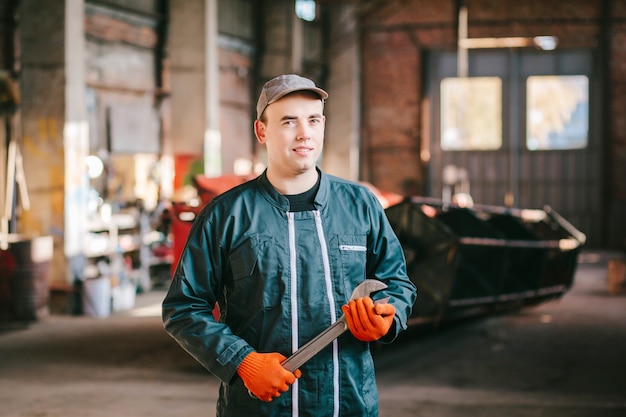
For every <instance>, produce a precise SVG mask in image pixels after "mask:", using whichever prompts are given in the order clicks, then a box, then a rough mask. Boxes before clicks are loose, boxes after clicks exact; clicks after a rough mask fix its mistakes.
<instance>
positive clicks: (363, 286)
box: [350, 279, 387, 301]
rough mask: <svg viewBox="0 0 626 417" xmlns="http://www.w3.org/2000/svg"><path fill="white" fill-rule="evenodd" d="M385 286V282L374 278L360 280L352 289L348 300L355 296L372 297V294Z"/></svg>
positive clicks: (354, 298)
mask: <svg viewBox="0 0 626 417" xmlns="http://www.w3.org/2000/svg"><path fill="white" fill-rule="evenodd" d="M385 288H387V284H385V283H384V282H382V281H378V280H376V279H366V280H365V281H362V282H360V283H359V284H358V285H357V286H356V287H355V288H354V291H352V296H351V297H350V300H351V301H352V300H356V299H357V298H364V297H372V298H373V295H374V294H375V293H377V292H379V291H382V290H384V289H385Z"/></svg>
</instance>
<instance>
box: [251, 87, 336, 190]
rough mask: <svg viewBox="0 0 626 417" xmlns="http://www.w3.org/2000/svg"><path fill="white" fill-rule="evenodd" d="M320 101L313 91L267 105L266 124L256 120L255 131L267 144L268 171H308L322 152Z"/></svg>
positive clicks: (291, 174) (291, 173) (283, 174)
mask: <svg viewBox="0 0 626 417" xmlns="http://www.w3.org/2000/svg"><path fill="white" fill-rule="evenodd" d="M323 110H324V105H323V103H322V100H320V98H319V97H317V96H316V95H314V94H311V93H306V92H297V93H292V94H288V95H287V96H285V97H283V98H281V99H280V100H278V101H277V102H275V103H272V104H270V105H269V106H267V108H266V109H265V112H264V116H265V117H264V119H265V121H266V122H265V123H263V122H261V121H259V120H257V121H256V122H255V124H254V131H255V134H256V136H257V139H258V140H259V142H260V143H264V144H265V146H266V147H267V157H268V170H272V171H273V172H274V174H275V175H280V176H281V177H284V178H287V177H294V176H297V175H300V174H303V173H306V172H308V171H311V170H313V171H314V170H315V164H316V162H317V160H318V158H319V156H320V155H321V153H322V147H323V144H324V126H325V122H326V118H325V117H324V115H323V114H322V113H323Z"/></svg>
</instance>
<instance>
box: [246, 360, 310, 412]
mask: <svg viewBox="0 0 626 417" xmlns="http://www.w3.org/2000/svg"><path fill="white" fill-rule="evenodd" d="M285 359H286V357H285V356H283V355H281V354H280V353H278V352H273V353H257V352H250V354H248V356H246V357H245V358H244V359H243V362H241V364H239V368H237V374H238V375H239V377H241V379H242V381H243V383H244V385H245V386H246V388H248V391H250V393H251V394H253V395H254V396H255V397H257V398H258V399H260V400H261V401H266V402H269V401H272V400H273V399H274V398H276V397H278V396H280V394H282V393H283V392H285V391H287V390H288V389H289V385H291V384H293V383H294V382H296V378H300V376H301V375H302V373H301V372H300V370H299V369H297V370H296V371H295V372H294V373H291V372H289V371H287V370H286V369H285V368H283V367H282V365H281V363H282V362H283V361H284V360H285Z"/></svg>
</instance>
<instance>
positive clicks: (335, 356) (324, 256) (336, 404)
mask: <svg viewBox="0 0 626 417" xmlns="http://www.w3.org/2000/svg"><path fill="white" fill-rule="evenodd" d="M313 214H314V215H315V226H316V228H317V236H318V238H319V241H320V246H321V248H322V261H323V262H324V279H325V281H326V293H327V295H328V303H329V305H330V317H331V320H332V322H333V323H334V322H336V321H337V312H336V311H335V297H333V283H332V279H331V276H330V261H329V258H328V247H327V246H326V238H325V237H324V229H323V228H322V217H321V215H320V212H319V211H318V210H314V211H313ZM333 417H339V344H338V342H337V339H335V340H333Z"/></svg>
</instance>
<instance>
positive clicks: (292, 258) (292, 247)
mask: <svg viewBox="0 0 626 417" xmlns="http://www.w3.org/2000/svg"><path fill="white" fill-rule="evenodd" d="M287 220H288V224H289V269H290V270H291V276H290V279H291V294H290V297H291V353H293V352H295V351H296V350H298V271H297V269H296V227H295V222H294V216H293V213H289V212H288V213H287ZM291 415H292V416H293V417H298V380H297V379H296V382H294V383H293V385H292V386H291Z"/></svg>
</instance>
